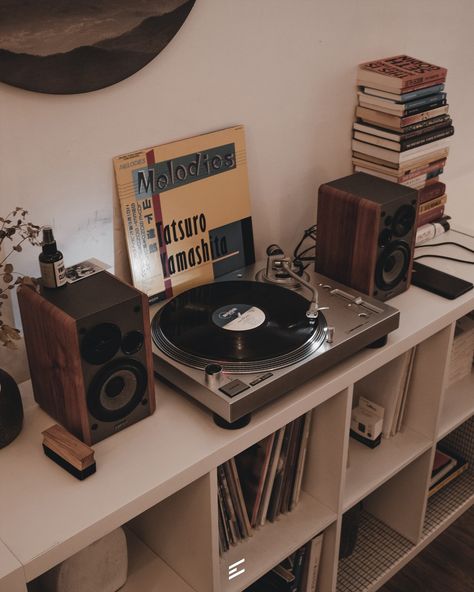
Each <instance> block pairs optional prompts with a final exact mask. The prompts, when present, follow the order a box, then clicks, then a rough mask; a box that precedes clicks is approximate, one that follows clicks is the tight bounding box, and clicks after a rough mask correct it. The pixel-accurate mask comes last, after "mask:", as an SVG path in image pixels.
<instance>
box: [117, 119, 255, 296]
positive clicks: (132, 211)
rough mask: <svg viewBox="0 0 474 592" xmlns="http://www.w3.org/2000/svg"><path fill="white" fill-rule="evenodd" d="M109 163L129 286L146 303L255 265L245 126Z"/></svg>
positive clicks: (179, 141) (158, 147)
mask: <svg viewBox="0 0 474 592" xmlns="http://www.w3.org/2000/svg"><path fill="white" fill-rule="evenodd" d="M113 164H114V171H115V181H116V187H117V193H118V198H119V201H120V209H121V213H122V219H123V223H124V227H125V235H126V240H127V248H128V255H129V260H130V267H131V272H132V279H133V284H134V286H136V287H137V288H138V289H140V290H142V291H143V292H145V293H146V294H147V295H148V297H149V299H150V302H151V303H152V302H156V301H158V300H162V299H164V298H170V297H171V296H174V295H176V294H179V293H181V292H183V291H184V290H186V289H188V288H191V287H193V286H195V285H199V284H202V283H206V282H210V281H212V280H214V279H215V278H216V277H219V276H220V275H223V274H225V273H229V272H231V271H234V270H235V269H238V268H240V267H244V266H246V265H250V264H252V263H254V261H255V255H254V246H253V234H252V221H251V209H250V196H249V189H248V174H247V155H246V150H245V135H244V128H243V126H236V127H231V128H227V129H223V130H220V131H216V132H211V133H208V134H203V135H200V136H195V137H192V138H187V139H185V140H178V141H176V142H171V143H169V144H163V145H160V146H155V147H151V148H146V149H143V150H138V151H135V152H131V153H128V154H124V155H122V156H117V157H116V158H114V159H113Z"/></svg>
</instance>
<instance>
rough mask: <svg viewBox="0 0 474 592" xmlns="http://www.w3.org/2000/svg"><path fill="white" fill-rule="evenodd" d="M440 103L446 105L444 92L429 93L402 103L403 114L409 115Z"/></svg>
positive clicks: (437, 105) (439, 105)
mask: <svg viewBox="0 0 474 592" xmlns="http://www.w3.org/2000/svg"><path fill="white" fill-rule="evenodd" d="M441 105H446V93H438V94H436V95H430V96H428V97H423V98H422V99H416V100H415V101H409V102H408V103H404V105H403V106H404V114H405V115H410V114H412V113H419V112H420V111H426V110H427V109H433V108H434V107H441ZM417 109H418V111H417Z"/></svg>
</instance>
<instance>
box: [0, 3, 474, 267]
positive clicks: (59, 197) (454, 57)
mask: <svg viewBox="0 0 474 592" xmlns="http://www.w3.org/2000/svg"><path fill="white" fill-rule="evenodd" d="M473 22H474V3H473V2H472V1H471V0H458V1H456V0H454V1H451V2H446V0H444V1H440V0H430V1H425V0H411V1H407V0H396V1H395V0H362V1H355V0H354V1H349V0H343V1H341V0H339V1H337V0H334V1H332V2H330V1H328V0H292V1H290V0H197V2H196V5H195V7H194V9H193V11H192V12H191V14H190V16H189V18H188V20H187V21H186V23H185V24H184V26H183V28H182V29H181V31H180V32H179V33H178V35H177V36H176V37H175V39H174V40H173V41H172V42H171V44H170V45H169V46H168V47H167V48H166V49H165V50H164V51H163V52H162V53H161V54H160V55H159V56H158V57H157V58H156V59H155V60H154V61H152V62H151V63H150V64H149V65H148V66H146V67H145V68H144V69H143V70H141V71H140V72H138V73H137V74H135V75H134V76H132V77H131V78H129V79H127V80H125V81H123V82H121V83H119V84H117V85H115V86H112V87H109V88H106V89H104V90H100V91H96V92H93V93H89V94H85V95H73V96H51V95H42V94H39V93H32V92H27V91H22V90H19V89H16V88H12V87H9V86H6V85H3V84H0V184H1V185H0V190H1V204H2V206H1V210H2V212H1V213H0V215H2V214H3V211H4V210H5V208H6V207H8V205H12V206H14V205H16V204H21V205H23V206H25V207H28V208H29V209H30V211H31V213H32V217H33V218H34V219H35V220H36V221H38V222H39V223H52V224H53V225H54V227H55V230H56V236H57V239H58V243H59V244H60V246H61V248H62V250H63V252H64V254H65V257H66V262H67V263H73V262H76V261H78V260H80V259H83V258H86V257H89V256H96V257H98V258H100V259H102V260H105V261H106V262H108V263H113V228H112V218H113V193H114V182H113V175H112V157H113V156H115V155H118V154H121V153H124V152H128V151H131V150H134V149H136V148H142V147H145V146H149V145H153V144H157V143H164V142H167V141H170V140H173V139H178V138H183V137H186V136H190V135H194V134H198V133H201V132H207V131H210V130H215V129H219V128H222V127H225V126H228V125H232V124H238V123H242V124H244V125H245V126H246V130H247V150H248V163H249V178H250V191H251V198H252V207H253V216H254V224H255V234H256V245H257V252H258V254H260V255H261V254H262V253H263V249H264V248H265V246H266V245H267V244H268V243H270V242H276V241H278V242H280V243H281V244H282V245H283V246H285V247H293V246H294V244H295V242H296V241H297V239H298V238H299V236H300V233H301V232H302V230H303V229H304V228H305V227H307V226H308V225H309V224H311V223H312V221H313V220H314V218H315V196H316V191H317V187H318V186H319V184H321V183H322V182H325V181H329V180H331V179H334V178H337V177H339V176H342V175H344V174H348V173H349V172H350V170H351V167H350V136H351V122H352V116H353V109H354V105H355V86H354V80H355V73H356V65H357V64H358V63H359V62H362V61H364V60H369V59H373V58H377V57H384V56H387V55H393V54H396V53H402V52H405V53H408V54H411V55H414V56H417V57H421V58H423V59H426V60H428V61H432V62H434V63H436V64H439V65H443V66H446V67H447V68H448V83H447V91H448V98H449V102H450V105H451V113H452V115H453V118H454V123H455V127H456V134H455V136H454V138H453V147H452V152H451V156H450V158H449V160H448V167H447V172H446V174H445V177H444V179H445V180H446V181H448V182H449V180H450V179H453V180H454V181H456V182H459V179H461V178H466V176H467V175H468V174H469V173H470V171H471V170H473V169H474V166H473V165H474V118H473V117H472V113H473V111H472V109H473V107H472V101H473V97H474V34H473ZM448 188H449V183H448ZM455 200H456V201H454V197H453V201H452V202H451V203H450V208H451V209H452V211H455V212H457V211H461V209H462V207H464V206H466V207H471V208H472V206H469V204H471V202H474V199H473V197H472V195H470V194H469V195H468V194H465V195H462V194H461V193H460V192H459V193H458V195H457V196H456V198H455ZM463 202H464V203H463ZM471 211H472V209H471ZM20 263H21V266H22V270H23V271H25V272H29V273H36V272H37V267H36V265H37V264H36V254H34V255H33V254H32V252H31V251H30V252H28V253H26V254H25V256H24V258H23V261H21V262H18V263H17V268H19V267H20Z"/></svg>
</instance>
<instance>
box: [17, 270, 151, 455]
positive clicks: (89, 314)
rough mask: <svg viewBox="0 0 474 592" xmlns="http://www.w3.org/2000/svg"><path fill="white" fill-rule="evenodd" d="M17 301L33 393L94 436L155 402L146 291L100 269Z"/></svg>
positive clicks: (88, 437)
mask: <svg viewBox="0 0 474 592" xmlns="http://www.w3.org/2000/svg"><path fill="white" fill-rule="evenodd" d="M18 301H19V305H20V312H21V318H22V324H23V332H24V336H25V344H26V351H27V355H28V363H29V366H30V374H31V381H32V384H33V392H34V397H35V400H36V401H37V403H38V404H39V405H40V407H42V408H43V409H44V410H45V411H46V412H47V413H48V414H49V415H51V416H52V417H53V418H54V419H56V421H57V422H59V423H60V424H62V425H63V426H64V427H65V428H66V429H68V430H69V431H70V432H71V433H72V434H74V435H75V436H76V437H77V438H79V439H80V440H82V441H83V442H85V443H86V444H89V445H90V444H94V443H96V442H98V441H100V440H103V439H104V438H107V437H108V436H111V435H112V434H114V433H115V432H117V431H119V430H121V429H123V428H125V427H127V426H129V425H131V424H133V423H135V422H137V421H139V420H141V419H143V418H145V417H147V416H148V415H151V414H152V413H153V411H154V410H155V393H154V381H153V362H152V353H151V335H150V323H149V312H148V300H147V297H146V295H145V294H143V293H142V292H140V291H138V290H136V289H135V288H133V287H131V286H129V285H128V284H125V283H123V282H121V281H120V280H119V279H117V278H116V277H115V276H113V275H111V274H110V273H107V272H106V271H102V272H100V273H97V274H95V275H92V276H89V277H87V278H84V279H82V280H80V281H78V282H75V283H72V284H67V285H66V286H64V287H61V288H56V289H46V288H41V289H40V291H39V292H36V291H35V290H33V289H31V288H29V287H26V286H25V287H21V288H20V289H19V291H18Z"/></svg>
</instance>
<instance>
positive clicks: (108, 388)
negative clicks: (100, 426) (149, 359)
mask: <svg viewBox="0 0 474 592" xmlns="http://www.w3.org/2000/svg"><path fill="white" fill-rule="evenodd" d="M146 387H147V371H146V368H145V367H144V366H143V365H142V364H140V363H139V362H137V361H136V360H133V359H127V358H119V359H116V360H113V361H112V362H110V363H109V364H107V365H106V366H104V367H103V368H101V370H100V371H99V372H98V373H97V374H96V375H95V377H94V379H93V380H92V382H91V384H90V386H89V389H88V392H87V406H88V408H89V412H90V413H91V415H92V416H93V417H95V418H97V419H99V420H101V421H117V420H120V419H123V418H124V417H126V416H127V415H128V414H129V413H131V412H132V411H133V409H135V407H136V406H137V405H139V403H140V401H141V400H142V397H143V396H144V394H145V391H146Z"/></svg>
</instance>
